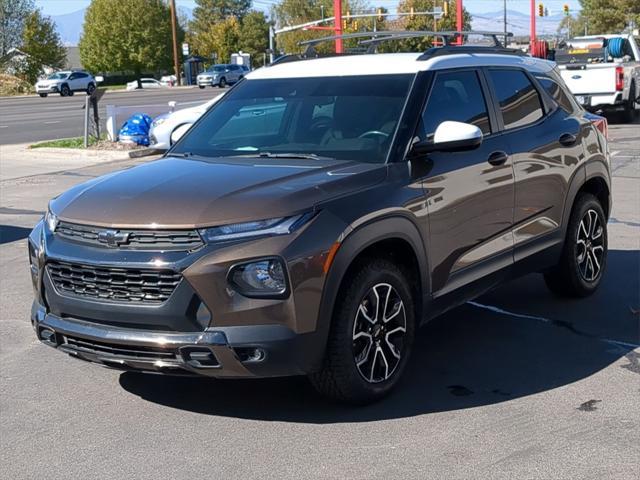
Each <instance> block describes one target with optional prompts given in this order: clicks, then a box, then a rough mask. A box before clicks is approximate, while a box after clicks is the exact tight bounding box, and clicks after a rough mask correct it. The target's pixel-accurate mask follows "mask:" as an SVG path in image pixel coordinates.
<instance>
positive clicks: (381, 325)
mask: <svg viewBox="0 0 640 480" xmlns="http://www.w3.org/2000/svg"><path fill="white" fill-rule="evenodd" d="M465 48H466V50H465ZM475 48H477V49H481V48H483V47H468V48H467V47H443V48H440V49H433V50H430V51H428V52H427V53H422V54H420V53H411V54H379V55H356V56H338V57H332V58H319V59H313V60H304V61H297V62H284V63H281V64H278V65H274V66H271V67H268V68H262V69H259V70H256V71H254V72H252V73H251V74H249V75H247V77H246V78H245V79H244V80H242V81H241V82H239V83H238V84H237V85H236V86H235V87H233V88H232V89H231V90H230V91H229V92H228V93H227V95H226V96H225V97H224V99H222V100H221V101H220V102H218V103H216V104H215V105H214V106H213V107H212V108H211V109H210V110H209V111H208V112H207V113H205V114H204V115H203V116H202V117H201V118H200V120H198V122H197V123H196V124H195V125H194V126H193V127H192V128H191V129H190V130H189V131H188V132H187V133H186V134H185V136H183V137H182V138H181V139H180V140H179V141H178V143H177V144H176V145H175V146H174V147H173V148H172V149H171V150H170V151H169V152H168V153H167V154H166V155H165V156H164V157H163V158H161V159H159V160H156V161H151V162H148V163H146V164H143V165H140V166H137V167H135V168H130V169H128V170H124V171H120V172H115V173H112V174H110V175H106V176H104V177H100V178H97V179H94V180H91V181H89V182H87V183H84V184H81V185H78V186H76V187H74V188H72V189H71V190H69V191H67V192H66V193H63V194H62V195H60V196H59V197H57V198H56V199H54V200H53V201H52V202H51V203H50V206H49V211H48V213H47V215H46V217H45V219H44V220H43V221H42V222H40V223H39V224H38V225H37V226H36V227H35V229H34V230H33V232H32V234H31V236H30V242H29V255H30V260H31V273H32V277H33V284H34V288H35V296H36V298H35V302H34V304H33V309H32V317H31V318H32V322H33V326H34V328H35V329H36V332H37V335H38V338H39V339H40V340H41V341H42V342H44V343H45V344H47V345H50V346H53V347H56V348H57V349H59V350H62V351H64V352H65V353H68V354H70V355H72V356H74V357H77V358H80V359H83V360H88V361H91V362H95V363H99V364H102V365H104V366H107V367H112V368H118V369H123V370H134V371H151V372H156V373H167V374H199V375H206V376H211V377H268V376H280V375H301V374H304V375H309V378H310V379H311V381H312V382H313V384H314V385H315V386H316V387H317V388H318V390H320V391H321V392H322V393H324V394H327V395H329V396H331V397H333V398H337V399H340V400H344V401H350V402H356V403H363V402H367V401H372V400H375V399H377V398H379V397H381V396H382V395H384V394H386V393H387V392H388V391H389V390H391V389H392V387H393V386H394V385H395V384H396V382H397V381H398V378H399V377H400V375H401V374H402V371H403V370H404V369H405V366H406V364H407V362H408V361H409V354H410V352H411V347H412V344H413V340H414V336H415V332H416V328H417V327H419V326H420V325H422V324H424V323H425V322H426V321H428V320H429V319H431V318H433V317H434V316H436V315H438V314H440V313H442V312H443V311H445V310H447V309H450V308H452V307H454V306H456V305H459V304H460V303H462V302H465V301H466V300H468V299H471V298H473V297H476V296H478V295H480V294H481V293H483V292H485V291H487V290H488V289H490V288H492V287H494V286H496V285H498V284H499V283H500V282H504V281H505V280H508V279H510V278H513V277H514V276H518V275H522V274H524V273H528V272H532V271H535V272H542V273H544V275H545V279H546V281H547V284H548V285H549V287H550V288H551V290H552V291H553V292H555V293H558V294H564V295H572V296H584V295H588V294H590V293H592V292H593V291H594V290H595V289H596V288H597V287H598V284H599V283H600V281H601V279H602V275H603V271H604V269H605V265H606V258H607V230H606V225H607V218H608V215H609V211H610V208H611V196H610V167H609V156H608V152H607V146H606V140H605V138H604V136H603V135H602V134H601V133H600V132H599V131H598V129H597V128H596V126H595V125H594V123H593V122H592V120H591V118H590V117H589V114H586V113H585V112H584V111H583V110H582V109H581V108H580V107H579V106H578V105H577V104H576V103H575V101H574V100H573V98H572V97H571V95H570V94H569V93H568V91H567V89H566V87H565V86H564V84H563V82H562V80H561V78H560V77H559V75H558V72H557V70H556V68H555V67H554V64H552V63H550V62H547V61H543V60H537V59H533V58H529V57H525V56H522V55H518V54H517V53H516V52H511V51H507V50H504V51H502V50H501V49H496V48H493V49H489V50H486V51H483V50H479V51H476V50H475ZM460 49H462V50H460ZM469 53H480V54H478V55H476V54H469ZM523 295H526V292H523Z"/></svg>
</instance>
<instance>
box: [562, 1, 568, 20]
mask: <svg viewBox="0 0 640 480" xmlns="http://www.w3.org/2000/svg"><path fill="white" fill-rule="evenodd" d="M562 11H563V12H564V14H565V15H566V16H567V17H568V16H569V5H567V4H566V3H565V4H564V5H563V6H562Z"/></svg>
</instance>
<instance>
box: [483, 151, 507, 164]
mask: <svg viewBox="0 0 640 480" xmlns="http://www.w3.org/2000/svg"><path fill="white" fill-rule="evenodd" d="M508 158H509V155H507V153H506V152H503V151H502V150H498V151H497V152H493V153H492V154H491V155H489V158H487V162H489V163H490V164H491V165H493V166H494V167H499V166H500V165H503V164H504V163H505V162H506V161H507V159H508Z"/></svg>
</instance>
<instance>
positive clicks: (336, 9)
mask: <svg viewBox="0 0 640 480" xmlns="http://www.w3.org/2000/svg"><path fill="white" fill-rule="evenodd" d="M333 17H334V22H335V32H336V35H342V0H333ZM342 52H343V49H342V39H341V38H337V39H336V53H342Z"/></svg>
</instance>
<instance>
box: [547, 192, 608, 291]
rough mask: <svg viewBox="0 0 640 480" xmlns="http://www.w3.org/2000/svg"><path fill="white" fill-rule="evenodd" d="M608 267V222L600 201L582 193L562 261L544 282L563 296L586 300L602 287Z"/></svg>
mask: <svg viewBox="0 0 640 480" xmlns="http://www.w3.org/2000/svg"><path fill="white" fill-rule="evenodd" d="M606 265H607V219H606V217H605V214H604V211H603V209H602V206H601V205H600V202H599V201H598V199H597V198H596V197H594V196H593V195H591V194H589V193H583V194H581V195H580V196H579V197H578V198H577V200H576V203H575V205H574V208H573V211H572V212H571V218H570V219H569V225H568V227H567V237H566V239H565V242H564V248H563V251H562V257H561V258H560V262H559V263H558V265H556V266H555V267H554V268H553V269H552V270H550V271H548V272H546V273H545V275H544V279H545V282H546V284H547V286H548V287H549V289H550V290H551V291H552V292H554V293H556V294H558V295H560V296H565V297H586V296H588V295H591V294H592V293H593V292H595V291H596V289H597V288H598V286H599V285H600V281H601V280H602V276H603V274H604V270H605V268H606Z"/></svg>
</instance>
